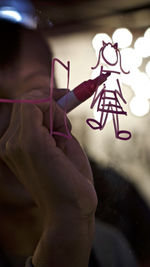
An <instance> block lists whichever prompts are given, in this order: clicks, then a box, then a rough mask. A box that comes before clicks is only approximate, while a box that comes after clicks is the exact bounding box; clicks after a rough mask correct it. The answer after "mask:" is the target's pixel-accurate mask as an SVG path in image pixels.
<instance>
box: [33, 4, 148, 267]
mask: <svg viewBox="0 0 150 267" xmlns="http://www.w3.org/2000/svg"><path fill="white" fill-rule="evenodd" d="M33 4H34V6H35V8H36V14H37V16H38V24H39V28H40V29H41V31H42V32H43V33H44V34H45V36H46V38H47V40H48V42H49V45H50V47H51V49H52V51H53V55H54V57H57V58H59V59H60V60H62V61H63V62H64V63H65V64H66V63H67V61H70V66H71V74H70V89H73V88H74V87H76V86H77V85H78V84H80V83H81V82H82V81H84V80H87V79H90V78H92V77H95V76H94V75H95V74H94V73H93V72H92V70H91V67H92V66H95V65H96V62H97V56H98V51H99V49H100V47H101V46H102V40H104V41H106V42H109V41H110V42H113V43H115V42H117V43H118V46H119V48H120V51H121V55H122V65H123V66H124V68H125V69H126V70H130V74H128V75H121V76H120V77H119V79H120V83H121V88H122V92H123V96H124V98H125V99H126V101H127V104H126V105H123V108H124V110H125V111H127V116H123V115H120V116H119V124H120V129H121V130H127V131H130V132H131V134H132V137H131V139H130V140H128V141H123V140H119V139H116V138H115V132H114V126H113V122H112V120H110V121H109V122H108V123H107V124H106V125H105V127H104V129H103V130H102V131H99V130H97V131H96V130H95V131H94V130H92V129H91V128H90V127H89V126H88V125H87V123H86V119H87V118H94V116H95V114H94V112H93V110H92V109H90V104H91V101H92V97H91V98H90V99H89V100H88V101H86V102H85V103H83V104H82V105H81V106H80V107H78V108H77V109H75V110H74V111H72V112H71V113H70V114H69V117H70V119H71V122H72V125H73V133H74V134H75V136H76V137H77V138H78V140H79V141H80V142H81V144H82V146H83V148H84V149H85V151H86V152H87V154H88V156H89V159H90V161H91V166H92V169H93V173H94V181H95V186H96V191H97V194H98V198H99V204H98V208H97V214H96V215H97V217H98V218H99V219H100V220H102V221H104V222H105V223H108V224H109V225H113V226H115V227H116V228H118V229H119V230H121V232H122V233H123V234H124V235H125V236H126V238H127V239H128V241H129V243H130V245H131V247H132V249H133V251H134V253H135V255H136V257H137V259H138V261H139V263H140V265H141V266H150V229H149V228H150V227H149V226H150V102H149V100H150V2H149V1H147V0H126V1H120V0H72V1H71V0H70V1H69V0H68V1H67V0H66V1H65V0H54V1H52V0H47V1H46V0H45V1H42V0H41V1H40V0H39V1H36V0H33ZM55 73H56V82H57V86H58V87H60V88H65V87H66V73H65V71H64V70H62V68H61V67H60V66H58V67H56V72H55ZM112 79H113V75H112ZM112 84H113V81H112Z"/></svg>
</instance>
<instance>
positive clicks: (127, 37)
mask: <svg viewBox="0 0 150 267" xmlns="http://www.w3.org/2000/svg"><path fill="white" fill-rule="evenodd" d="M132 39H133V36H132V33H131V32H130V31H129V30H128V29H126V28H119V29H117V30H115V31H114V33H113V35H112V40H113V42H114V43H118V47H119V48H126V47H128V46H130V45H131V43H132Z"/></svg>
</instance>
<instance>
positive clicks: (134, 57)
mask: <svg viewBox="0 0 150 267" xmlns="http://www.w3.org/2000/svg"><path fill="white" fill-rule="evenodd" d="M120 53H121V57H122V66H123V68H124V69H125V70H127V71H128V70H131V69H133V68H137V67H139V66H140V65H141V64H142V57H141V56H140V55H139V54H138V53H137V51H136V50H135V49H133V48H125V49H122V50H121V51H120Z"/></svg>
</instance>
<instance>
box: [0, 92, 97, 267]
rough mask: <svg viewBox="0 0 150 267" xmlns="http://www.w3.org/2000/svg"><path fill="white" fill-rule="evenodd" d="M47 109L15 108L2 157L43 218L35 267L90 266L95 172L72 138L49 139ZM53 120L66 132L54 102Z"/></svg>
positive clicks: (1, 145) (44, 106) (0, 147)
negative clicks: (42, 229) (28, 193)
mask: <svg viewBox="0 0 150 267" xmlns="http://www.w3.org/2000/svg"><path fill="white" fill-rule="evenodd" d="M36 95H37V92H36V91H34V93H33V92H32V94H31V93H30V94H29V96H28V97H29V98H34V99H35V97H37V96H36ZM38 97H39V95H38ZM25 98H27V96H26V97H25ZM48 110H49V105H47V104H41V105H38V106H36V105H33V104H15V105H14V108H13V112H12V117H11V122H10V125H9V128H8V130H7V131H6V133H5V134H4V136H3V137H2V138H1V141H0V154H1V157H2V159H3V160H4V161H5V162H6V163H7V165H8V167H9V168H10V169H11V170H12V171H13V172H14V173H15V175H16V176H17V178H18V179H19V181H20V182H21V183H23V184H24V186H25V187H26V188H27V190H28V191H29V192H30V194H31V195H32V197H33V199H34V200H35V202H36V203H37V205H38V206H39V208H40V209H41V216H44V219H45V220H44V222H45V224H44V231H43V234H42V236H41V239H40V241H39V243H38V245H37V248H36V250H35V252H34V255H33V258H32V263H33V265H34V266H35V267H50V266H52V267H67V266H68V267H87V266H88V259H89V255H90V249H91V244H92V238H93V229H94V213H95V209H96V204H97V197H96V193H95V190H94V186H93V180H92V174H91V169H90V166H89V163H88V160H87V158H86V156H85V154H84V152H83V151H82V149H81V147H80V145H79V144H78V142H77V141H76V140H75V139H74V138H72V139H68V140H67V139H65V138H64V137H58V136H57V138H54V137H53V136H50V134H49V131H48V124H47V122H46V121H47V119H48V118H49V116H48ZM53 119H54V130H55V131H63V130H64V112H63V111H62V110H61V109H60V108H59V107H58V106H57V104H56V103H55V102H53Z"/></svg>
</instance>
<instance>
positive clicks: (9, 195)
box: [0, 32, 51, 206]
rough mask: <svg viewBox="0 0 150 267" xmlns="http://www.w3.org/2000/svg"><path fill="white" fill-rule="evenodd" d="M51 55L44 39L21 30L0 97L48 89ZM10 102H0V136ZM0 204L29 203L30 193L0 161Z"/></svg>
mask: <svg viewBox="0 0 150 267" xmlns="http://www.w3.org/2000/svg"><path fill="white" fill-rule="evenodd" d="M50 66H51V54H50V52H49V50H48V49H47V46H46V45H45V43H44V41H43V40H42V39H41V38H40V37H39V36H38V35H37V34H35V35H32V34H31V32H29V33H28V32H24V33H23V36H22V41H21V50H20V54H19V58H17V60H16V62H15V64H14V66H13V67H12V68H11V67H8V69H6V70H5V71H2V72H1V77H0V82H1V84H2V90H1V91H0V98H10V99H17V98H19V96H20V95H22V94H24V93H25V92H29V91H30V90H33V89H39V90H42V91H43V92H47V93H48V92H49V81H50ZM11 110H12V104H2V103H0V138H1V137H2V135H3V134H4V132H5V131H6V130H7V127H8V125H9V121H10V118H11ZM0 203H5V204H6V203H8V204H13V205H19V206H20V205H28V204H31V203H32V200H31V198H30V195H29V194H28V192H26V190H25V189H24V187H23V186H22V184H20V183H19V182H18V180H17V178H16V177H15V176H14V174H13V173H12V172H11V171H10V170H9V168H8V167H7V165H6V164H5V163H4V162H3V161H2V160H0Z"/></svg>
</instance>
